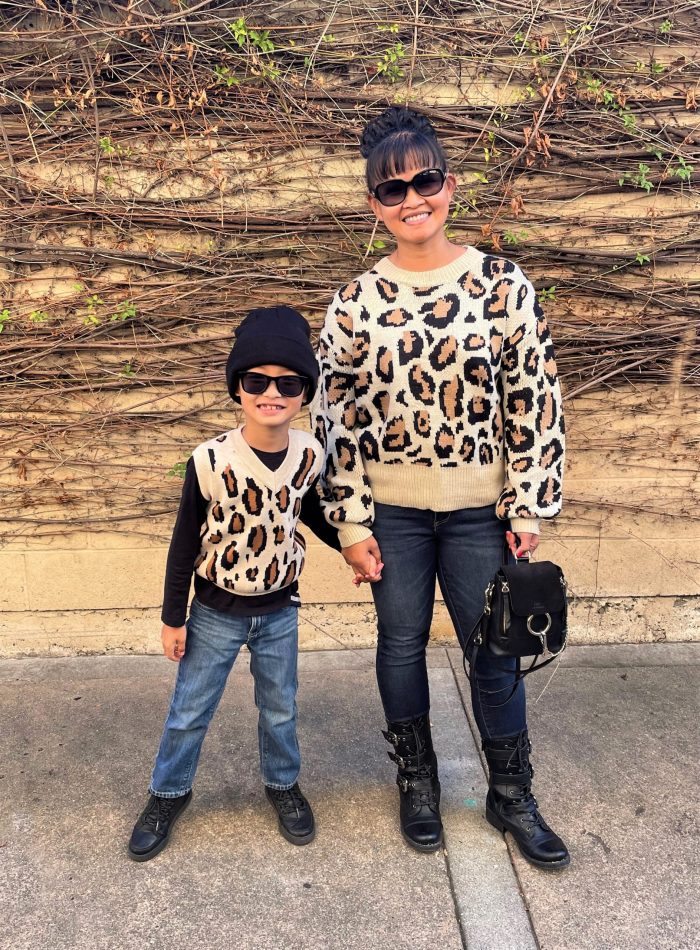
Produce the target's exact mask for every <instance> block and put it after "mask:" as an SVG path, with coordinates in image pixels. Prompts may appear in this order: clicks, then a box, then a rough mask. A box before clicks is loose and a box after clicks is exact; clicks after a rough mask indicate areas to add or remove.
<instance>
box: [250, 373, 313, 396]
mask: <svg viewBox="0 0 700 950" xmlns="http://www.w3.org/2000/svg"><path fill="white" fill-rule="evenodd" d="M240 379H241V388H242V389H243V392H246V393H248V395H249V396H262V394H263V393H264V392H267V389H268V387H269V385H270V383H274V384H275V386H276V387H277V392H278V393H279V394H280V396H285V397H287V398H293V397H295V396H301V394H302V393H303V392H304V389H305V387H306V386H307V385H308V382H309V381H308V379H307V378H306V376H267V375H266V374H265V373H241V377H240Z"/></svg>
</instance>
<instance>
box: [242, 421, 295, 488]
mask: <svg viewBox="0 0 700 950" xmlns="http://www.w3.org/2000/svg"><path fill="white" fill-rule="evenodd" d="M244 428H245V427H244V426H241V427H240V428H238V429H233V430H232V433H231V438H232V440H233V447H234V450H235V451H237V452H239V453H240V454H241V456H242V457H243V459H244V460H245V462H246V464H247V466H248V468H250V469H251V470H252V471H253V473H254V474H255V475H256V477H257V478H258V479H259V480H260V481H261V482H262V483H263V484H264V485H265V486H266V487H267V488H271V489H272V490H273V491H275V492H276V491H278V490H279V489H280V488H281V487H282V485H285V484H289V482H291V480H292V475H293V474H294V466H295V464H297V463H298V459H297V457H296V456H297V452H296V451H295V450H296V448H297V444H298V436H299V433H298V432H297V430H296V429H290V430H289V442H288V443H287V455H286V457H285V459H284V461H283V462H282V464H281V465H280V467H279V468H278V469H275V471H274V472H273V471H272V469H271V468H268V467H267V465H265V463H264V462H263V460H262V459H261V458H258V456H257V455H256V454H255V452H254V451H253V449H252V448H251V447H250V446H249V445H248V443H247V442H246V440H245V439H244V438H243V429H244Z"/></svg>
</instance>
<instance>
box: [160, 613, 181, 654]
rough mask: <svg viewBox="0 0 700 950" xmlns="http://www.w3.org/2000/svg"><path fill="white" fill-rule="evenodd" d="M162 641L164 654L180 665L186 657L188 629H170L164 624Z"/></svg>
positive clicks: (161, 634)
mask: <svg viewBox="0 0 700 950" xmlns="http://www.w3.org/2000/svg"><path fill="white" fill-rule="evenodd" d="M160 639H161V642H162V644H163V653H164V654H165V655H166V656H167V658H168V659H169V660H174V661H175V662H176V663H178V662H179V661H180V660H181V659H182V657H183V656H184V655H185V640H186V639H187V627H169V626H168V625H167V624H165V623H164V624H163V629H162V630H161V631H160Z"/></svg>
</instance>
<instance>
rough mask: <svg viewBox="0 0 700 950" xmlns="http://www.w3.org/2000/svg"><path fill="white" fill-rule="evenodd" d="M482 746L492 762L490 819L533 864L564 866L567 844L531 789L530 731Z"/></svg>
mask: <svg viewBox="0 0 700 950" xmlns="http://www.w3.org/2000/svg"><path fill="white" fill-rule="evenodd" d="M481 747H482V749H483V750H484V754H485V755H486V761H487V762H488V766H489V791H488V795H487V796H486V818H487V820H488V821H489V822H490V823H491V824H492V825H493V827H494V828H497V829H498V830H499V831H501V832H505V831H509V832H510V833H511V834H512V835H513V839H514V840H515V843H516V844H517V846H518V847H519V848H520V853H521V854H522V856H523V857H524V858H526V860H528V861H529V862H530V864H534V865H535V867H538V868H543V869H544V870H548V871H549V870H558V869H559V868H565V867H566V866H567V865H568V864H569V861H570V860H571V859H570V857H569V852H568V851H567V849H566V845H565V844H564V842H563V841H562V840H561V838H560V837H559V836H558V835H556V834H555V833H554V832H553V831H552V829H551V828H550V827H549V825H548V824H547V822H546V821H545V820H544V818H543V817H542V815H540V813H539V811H538V810H537V801H536V799H535V797H534V795H533V794H532V791H531V781H532V776H533V774H534V772H533V769H532V766H531V765H530V759H529V754H530V749H531V746H530V741H529V739H528V737H527V731H524V732H521V733H519V734H518V735H517V736H509V737H508V738H507V739H484V740H482V743H481Z"/></svg>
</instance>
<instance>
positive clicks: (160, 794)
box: [148, 785, 192, 798]
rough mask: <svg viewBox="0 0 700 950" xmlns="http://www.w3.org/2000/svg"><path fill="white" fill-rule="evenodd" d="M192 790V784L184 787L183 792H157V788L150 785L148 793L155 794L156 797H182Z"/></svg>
mask: <svg viewBox="0 0 700 950" xmlns="http://www.w3.org/2000/svg"><path fill="white" fill-rule="evenodd" d="M191 791H192V786H191V785H190V787H189V788H186V789H184V791H182V792H156V791H155V789H153V788H151V787H150V786H149V788H148V794H149V795H155V796H156V798H182V796H183V795H187V794H188V793H189V792H191Z"/></svg>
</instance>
